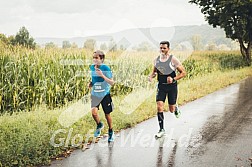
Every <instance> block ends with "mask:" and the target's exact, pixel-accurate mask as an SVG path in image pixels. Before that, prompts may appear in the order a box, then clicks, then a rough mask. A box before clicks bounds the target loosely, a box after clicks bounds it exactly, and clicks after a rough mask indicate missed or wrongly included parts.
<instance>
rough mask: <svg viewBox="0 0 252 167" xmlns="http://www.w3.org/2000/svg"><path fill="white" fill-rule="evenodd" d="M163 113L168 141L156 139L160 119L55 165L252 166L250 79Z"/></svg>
mask: <svg viewBox="0 0 252 167" xmlns="http://www.w3.org/2000/svg"><path fill="white" fill-rule="evenodd" d="M181 110H182V115H181V117H180V118H179V119H176V118H175V116H174V115H173V114H170V113H165V129H166V136H164V137H163V138H161V139H158V140H156V139H155V137H154V135H155V133H156V132H157V131H158V123H157V118H156V117H155V118H152V119H149V120H147V121H145V122H142V123H140V124H138V125H137V126H136V127H134V128H132V129H126V130H123V131H121V132H120V133H119V134H118V135H117V137H116V141H115V143H114V145H113V147H108V144H107V139H106V138H105V139H101V140H100V141H99V143H97V144H93V145H92V147H91V148H90V149H87V150H86V151H84V152H82V151H81V150H76V151H74V152H73V153H72V155H71V156H70V157H68V158H66V159H64V160H61V161H54V162H53V163H52V165H51V166H53V167H56V166H62V167H68V166H71V167H82V166H88V167H92V166H99V167H100V166H103V167H104V166H108V167H111V166H115V167H117V166H119V167H128V166H131V167H134V166H135V167H139V166H144V167H149V166H150V167H152V166H158V167H162V166H170V167H171V166H178V167H182V166H183V167H184V166H193V167H195V166H196V167H197V166H199V167H202V166H206V167H208V166H220V167H221V166H236V165H237V166H250V165H251V162H250V160H249V158H251V157H252V142H251V141H252V131H251V129H252V78H249V79H246V80H244V81H243V82H241V83H239V84H234V85H231V86H229V87H227V88H224V89H222V90H220V91H217V92H214V93H212V94H209V95H207V96H205V97H203V98H201V99H198V100H195V101H193V102H191V103H188V104H186V105H184V106H181Z"/></svg>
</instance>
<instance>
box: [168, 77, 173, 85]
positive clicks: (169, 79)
mask: <svg viewBox="0 0 252 167" xmlns="http://www.w3.org/2000/svg"><path fill="white" fill-rule="evenodd" d="M172 81H173V79H172V77H170V76H169V77H167V83H168V84H171V83H172Z"/></svg>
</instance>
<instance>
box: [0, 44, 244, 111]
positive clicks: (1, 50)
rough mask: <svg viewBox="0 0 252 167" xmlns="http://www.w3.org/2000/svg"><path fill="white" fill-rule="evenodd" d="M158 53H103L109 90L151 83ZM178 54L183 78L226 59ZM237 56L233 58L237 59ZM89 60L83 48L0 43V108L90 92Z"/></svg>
mask: <svg viewBox="0 0 252 167" xmlns="http://www.w3.org/2000/svg"><path fill="white" fill-rule="evenodd" d="M157 53H158V52H122V51H121V52H120V51H118V52H111V53H107V54H106V58H105V64H108V65H109V66H110V67H111V70H112V72H113V78H114V80H115V81H116V84H115V85H114V86H113V87H112V89H111V94H112V95H124V94H127V93H129V92H131V91H132V90H133V89H137V88H141V87H144V88H146V87H148V86H151V87H152V86H153V85H150V84H148V82H147V75H149V73H150V72H151V70H152V64H153V60H154V58H155V57H156V56H157ZM175 55H176V54H175ZM204 55H205V54H204ZM176 56H177V57H179V59H180V60H181V59H182V60H183V61H184V62H183V64H184V66H185V68H186V70H187V73H188V75H187V78H191V77H193V76H197V75H201V74H202V73H210V72H212V71H215V70H217V69H219V66H220V65H222V66H223V63H224V67H225V64H227V63H225V61H223V60H225V58H223V56H219V57H218V56H215V57H214V56H213V58H211V61H209V60H210V58H209V57H211V56H206V55H205V56H204V58H203V59H202V60H200V58H199V57H202V55H200V53H198V54H196V58H190V59H187V57H188V55H185V54H184V55H183V53H178V55H176ZM183 56H184V57H183ZM224 57H225V54H224ZM229 57H230V56H229ZM233 57H234V56H233ZM236 57H237V56H236ZM236 57H235V58H233V59H232V60H234V59H235V60H236V61H239V59H237V58H236ZM197 58H198V59H197ZM219 60H221V61H219ZM227 60H228V61H230V60H229V59H227ZM219 62H221V63H219ZM91 64H92V52H90V51H87V50H83V49H69V50H68V49H66V50H64V49H51V50H46V49H36V50H28V49H24V48H20V47H12V48H8V47H7V48H6V47H2V46H0V71H1V74H0V75H1V76H0V77H1V80H0V113H5V112H8V113H13V112H17V111H22V110H26V111H30V110H32V109H33V108H34V107H35V106H38V105H42V104H45V105H46V106H47V107H49V108H55V107H60V106H63V105H65V104H66V103H68V102H70V101H73V100H78V99H80V98H82V97H83V96H85V95H87V94H88V93H89V92H88V91H89V90H88V88H87V85H88V83H89V81H90V74H89V65H91ZM231 65H232V64H231ZM227 66H228V67H229V66H230V63H229V64H228V65H227ZM238 66H241V63H238Z"/></svg>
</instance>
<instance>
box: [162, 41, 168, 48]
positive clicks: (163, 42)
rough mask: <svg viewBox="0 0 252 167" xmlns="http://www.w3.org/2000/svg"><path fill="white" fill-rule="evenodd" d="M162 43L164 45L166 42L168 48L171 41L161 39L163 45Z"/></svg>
mask: <svg viewBox="0 0 252 167" xmlns="http://www.w3.org/2000/svg"><path fill="white" fill-rule="evenodd" d="M161 44H162V45H165V44H166V45H167V47H168V48H169V47H170V42H169V41H161V42H160V45H161Z"/></svg>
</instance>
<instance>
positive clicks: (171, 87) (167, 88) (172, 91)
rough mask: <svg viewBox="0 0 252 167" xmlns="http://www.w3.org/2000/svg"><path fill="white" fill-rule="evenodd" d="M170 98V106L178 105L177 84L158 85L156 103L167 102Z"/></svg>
mask: <svg viewBox="0 0 252 167" xmlns="http://www.w3.org/2000/svg"><path fill="white" fill-rule="evenodd" d="M166 96H167V97H168V104H169V105H175V104H176V103H177V96H178V87H177V84H158V88H157V95H156V102H157V101H163V102H165V99H166Z"/></svg>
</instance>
